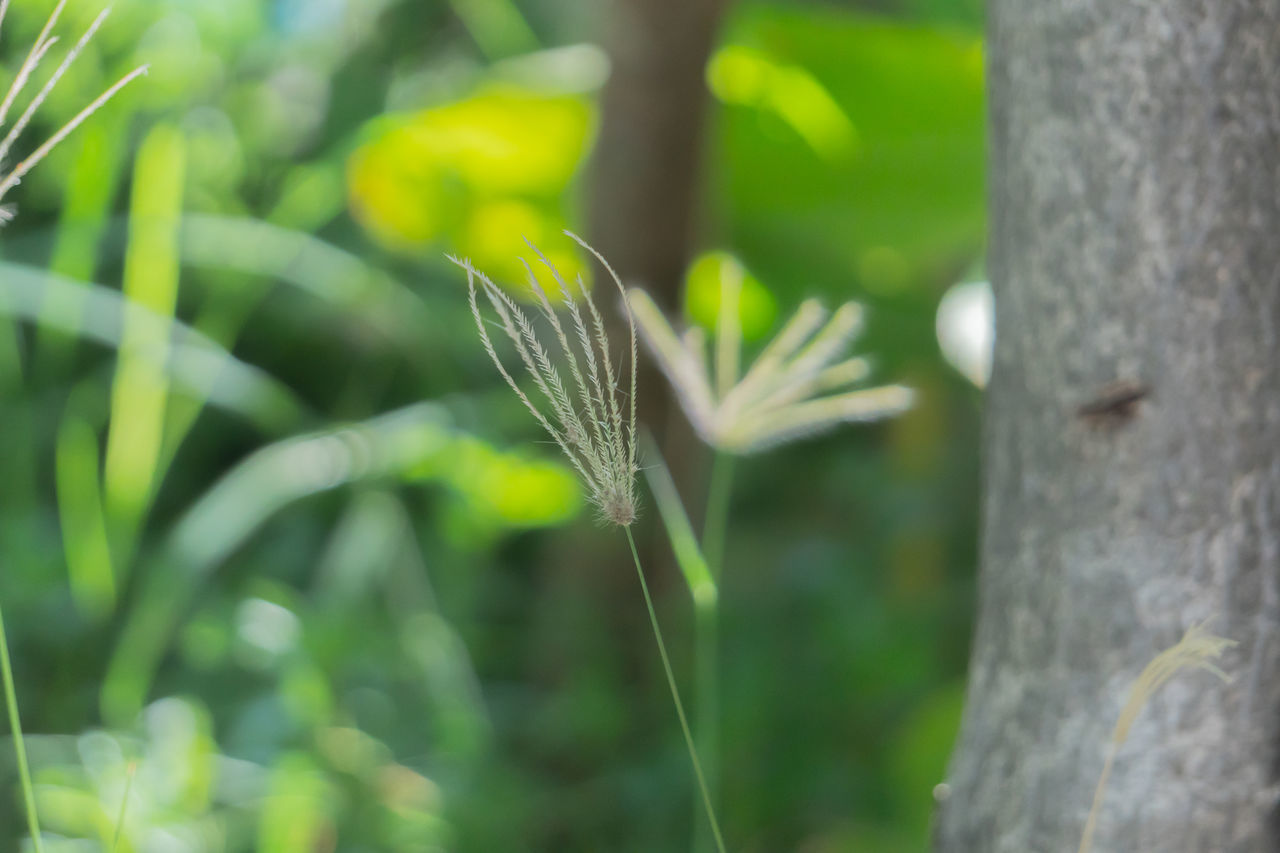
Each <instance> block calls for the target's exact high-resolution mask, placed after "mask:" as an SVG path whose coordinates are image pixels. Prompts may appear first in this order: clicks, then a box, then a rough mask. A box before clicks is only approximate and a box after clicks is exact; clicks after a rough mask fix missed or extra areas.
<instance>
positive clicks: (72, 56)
mask: <svg viewBox="0 0 1280 853" xmlns="http://www.w3.org/2000/svg"><path fill="white" fill-rule="evenodd" d="M66 5H67V0H59V3H58V5H57V6H55V7H54V9H53V12H52V13H51V14H50V15H49V20H48V21H46V22H45V25H44V28H43V29H42V30H40V35H38V36H36V40H35V43H34V44H33V45H32V46H31V50H30V51H29V52H28V53H27V57H26V59H25V60H23V62H22V65H21V66H19V68H18V73H17V74H16V75H14V78H13V81H12V82H11V83H10V84H9V89H8V90H7V91H6V92H5V94H4V97H3V99H0V129H3V128H4V126H5V122H6V121H7V120H8V118H9V110H10V109H11V108H12V107H13V105H14V102H15V101H16V100H17V99H18V96H19V95H21V94H22V92H23V91H24V90H25V89H26V87H27V84H28V83H30V82H31V77H32V75H33V74H34V73H35V71H36V69H37V68H38V67H39V66H40V63H41V61H42V60H43V59H44V58H45V55H46V54H47V53H48V52H49V49H50V48H52V47H53V46H54V44H55V43H57V41H58V38H57V36H54V35H52V32H53V28H54V26H55V25H56V24H57V23H58V18H59V17H61V15H62V9H63V7H64V6H66ZM8 11H9V0H0V24H3V23H4V18H5V13H7V12H8ZM110 11H111V10H110V9H103V10H102V12H101V13H99V14H98V17H97V18H95V19H94V21H93V23H92V24H90V25H89V29H88V30H86V31H85V33H84V35H82V36H81V37H80V40H79V41H77V42H76V43H75V44H74V45H73V46H72V47H71V49H70V50H69V51H67V54H66V56H64V57H63V59H62V62H61V63H59V65H58V67H57V68H55V69H54V71H53V73H52V74H51V75H50V76H49V79H48V80H47V81H46V82H45V84H44V85H43V86H42V87H41V88H40V90H39V91H37V92H36V94H35V96H34V97H33V98H32V99H31V103H29V104H27V107H26V109H24V110H23V111H22V114H21V115H19V116H18V118H17V120H16V121H14V123H13V125H12V126H11V127H9V130H8V132H7V133H6V134H5V135H4V137H3V138H2V139H0V163H3V162H4V161H5V160H7V158H8V157H9V155H10V153H12V151H13V146H14V144H15V143H16V142H17V141H18V139H19V137H21V136H22V132H23V131H24V130H26V129H27V126H28V125H29V124H30V123H31V120H32V118H34V117H35V114H36V111H37V110H39V109H40V106H41V105H42V104H44V102H45V100H46V99H47V98H48V97H49V93H50V92H52V91H53V89H54V87H55V86H57V85H58V81H59V80H61V79H62V77H63V75H64V74H66V73H67V69H68V68H70V67H71V65H72V64H73V63H74V62H75V61H76V59H77V58H78V57H79V56H80V54H81V53H82V52H83V51H84V49H85V47H86V46H87V45H88V44H89V41H90V40H91V39H92V38H93V37H94V35H95V34H96V33H97V32H98V29H99V28H100V27H101V26H102V22H103V21H105V20H106V19H107V15H108V14H109V13H110ZM146 71H147V66H145V65H143V66H139V67H138V68H135V69H134V70H132V71H130V72H129V73H128V74H126V75H124V76H123V77H121V78H120V79H119V80H117V81H116V82H115V83H114V84H112V85H111V86H110V87H108V88H107V90H106V91H104V92H103V93H102V94H101V95H99V96H98V97H97V98H95V99H93V100H92V101H90V102H89V104H88V106H86V107H85V108H84V109H82V110H81V111H80V112H79V113H77V114H76V116H75V117H74V118H73V119H71V121H69V122H67V123H66V124H64V125H63V126H62V127H61V128H59V129H58V130H57V131H56V132H55V133H54V134H53V135H52V136H50V137H49V138H48V139H47V140H45V142H44V143H43V144H41V145H39V146H38V147H37V148H36V149H35V150H34V151H32V152H31V153H30V154H28V155H27V156H26V157H25V158H24V159H22V160H20V161H19V162H18V163H17V164H16V165H14V166H13V168H12V169H9V170H7V171H3V172H0V200H3V198H4V197H5V195H6V194H7V193H8V192H9V191H10V190H12V189H13V188H14V187H16V186H17V185H18V184H19V183H21V182H22V179H23V178H24V177H26V175H27V173H28V172H30V171H31V170H32V169H34V168H35V167H36V164H37V163H39V162H40V161H41V160H43V159H44V158H45V157H47V156H48V155H49V152H50V151H52V150H53V149H54V148H56V147H57V146H58V144H59V143H60V142H62V141H63V140H64V139H66V138H67V137H68V136H70V135H71V133H72V132H73V131H74V130H75V129H76V128H77V127H79V126H80V125H81V124H83V123H84V121H85V119H87V118H88V117H89V116H91V115H93V114H94V113H95V112H97V111H98V110H99V109H101V108H102V106H103V105H104V104H106V103H107V101H109V100H111V99H112V98H113V97H115V95H116V93H117V92H119V91H120V90H121V89H123V88H124V87H125V86H127V85H129V83H131V82H133V80H134V79H136V78H137V77H138V76H140V75H142V74H145V73H146ZM12 216H13V214H12V212H8V213H5V214H3V217H2V218H3V219H6V220H7V219H11V218H12Z"/></svg>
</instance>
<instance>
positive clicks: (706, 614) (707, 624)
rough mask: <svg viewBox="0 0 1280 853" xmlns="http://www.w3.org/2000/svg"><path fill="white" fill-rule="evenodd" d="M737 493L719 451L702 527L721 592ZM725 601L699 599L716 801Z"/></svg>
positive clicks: (700, 725)
mask: <svg viewBox="0 0 1280 853" xmlns="http://www.w3.org/2000/svg"><path fill="white" fill-rule="evenodd" d="M732 491H733V456H732V455H730V454H728V453H723V452H720V451H717V452H716V454H715V460H714V461H713V462H712V465H711V483H710V486H709V488H708V490H707V509H706V516H705V518H704V520H703V526H702V556H703V559H704V560H705V562H706V565H707V571H708V572H710V574H711V580H712V582H713V583H714V584H715V586H716V589H717V591H718V590H719V588H720V568H721V565H722V564H723V561H724V548H725V537H726V535H727V531H728V527H729V496H730V494H731V493H732ZM719 632H720V597H719V595H716V596H715V597H713V598H704V599H702V600H699V599H697V598H695V599H694V650H693V653H694V661H695V662H696V663H695V666H696V670H695V671H696V682H695V687H694V713H695V721H694V732H695V733H696V735H697V738H696V740H697V744H698V752H699V753H700V754H701V756H702V759H703V761H705V762H706V769H707V787H708V789H709V792H710V797H711V800H712V801H713V802H715V801H717V800H718V799H719V795H720V683H719V681H720V679H719V669H720V634H719ZM710 849H711V839H710V838H709V837H708V836H707V831H706V827H704V826H703V825H702V824H695V826H694V830H693V850H694V853H701V851H705V850H710Z"/></svg>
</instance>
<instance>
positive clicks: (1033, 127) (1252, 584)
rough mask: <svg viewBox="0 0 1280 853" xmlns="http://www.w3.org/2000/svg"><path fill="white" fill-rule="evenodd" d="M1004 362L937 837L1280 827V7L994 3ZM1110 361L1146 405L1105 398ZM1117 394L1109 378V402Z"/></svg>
mask: <svg viewBox="0 0 1280 853" xmlns="http://www.w3.org/2000/svg"><path fill="white" fill-rule="evenodd" d="M988 9H989V15H990V19H989V85H990V110H991V114H990V130H991V158H992V159H991V164H990V165H991V169H990V174H991V189H990V192H991V206H992V246H991V253H990V271H991V276H992V281H993V284H994V287H995V291H996V313H997V344H996V365H995V372H994V377H993V381H992V383H991V386H990V389H989V394H988V399H987V423H986V435H985V453H986V463H985V464H986V482H985V497H984V511H985V518H984V532H983V545H982V555H981V558H982V576H981V584H980V613H979V624H978V629H977V634H976V637H975V641H974V643H975V645H974V650H973V661H972V668H971V675H970V686H969V695H968V704H967V708H966V712H965V720H964V724H963V727H962V732H961V737H960V743H959V746H958V750H957V753H956V755H955V756H954V757H953V760H952V765H951V768H950V772H949V778H948V779H947V782H948V785H949V788H950V796H949V797H948V798H947V799H946V800H945V801H944V803H943V805H942V806H941V807H940V811H939V815H938V823H937V827H936V831H937V842H938V843H937V849H938V850H940V851H944V853H960V851H965V852H966V853H970V852H971V853H989V851H996V852H997V853H999V851H1009V853H1013V851H1017V853H1028V851H1052V853H1062V851H1073V850H1075V849H1076V845H1077V844H1078V843H1079V839H1080V833H1081V831H1082V829H1083V826H1084V823H1085V817H1086V814H1087V812H1088V809H1089V805H1090V800H1091V797H1092V793H1093V788H1094V784H1095V783H1096V781H1097V778H1098V774H1099V772H1100V771H1101V769H1102V765H1103V759H1104V755H1105V752H1106V750H1107V746H1108V739H1109V736H1110V732H1111V727H1112V726H1113V725H1114V723H1115V720H1116V716H1117V714H1118V712H1119V709H1120V706H1121V704H1122V703H1123V702H1124V700H1125V698H1126V694H1127V692H1128V689H1129V685H1130V683H1131V682H1132V680H1133V679H1134V677H1135V676H1136V675H1137V674H1138V672H1139V671H1140V670H1141V669H1142V668H1143V666H1144V665H1145V664H1146V663H1147V662H1148V661H1149V660H1150V659H1151V658H1152V657H1153V656H1154V655H1155V654H1156V653H1157V652H1158V651H1160V650H1161V649H1162V648H1164V647H1166V646H1169V645H1172V644H1173V643H1174V642H1175V641H1177V640H1178V639H1179V637H1180V636H1181V635H1182V633H1183V631H1184V630H1185V629H1186V628H1187V627H1188V626H1189V625H1191V624H1192V623H1195V622H1198V621H1201V620H1204V619H1207V618H1210V617H1216V618H1215V619H1214V621H1213V622H1211V624H1210V628H1211V629H1212V630H1213V631H1214V632H1215V633H1218V634H1221V635H1224V636H1227V637H1230V638H1232V639H1235V640H1237V641H1239V644H1240V645H1239V646H1238V647H1237V648H1236V649H1235V650H1234V651H1232V652H1230V653H1229V654H1228V655H1227V657H1226V658H1225V663H1224V668H1225V669H1227V670H1228V671H1229V672H1231V673H1233V674H1234V675H1235V681H1234V682H1233V683H1232V684H1231V685H1229V686H1224V685H1223V684H1221V683H1220V682H1218V681H1216V680H1215V679H1213V678H1212V677H1211V676H1209V675H1207V674H1204V673H1192V674H1182V675H1179V676H1177V677H1176V678H1175V679H1174V680H1173V681H1172V682H1170V683H1169V684H1168V685H1166V686H1165V687H1164V688H1163V689H1162V690H1161V691H1160V692H1159V693H1158V694H1157V695H1156V696H1155V698H1154V700H1153V701H1152V702H1151V704H1149V705H1148V706H1147V708H1146V710H1145V711H1144V712H1143V713H1142V715H1141V716H1140V717H1139V718H1138V720H1137V722H1136V724H1135V725H1134V727H1133V730H1132V732H1131V734H1130V737H1129V741H1128V743H1127V745H1126V746H1125V747H1124V748H1123V749H1122V750H1121V752H1120V754H1119V757H1118V759H1117V762H1116V766H1115V771H1114V775H1113V776H1112V779H1111V785H1110V788H1109V792H1108V795H1107V798H1106V800H1105V802H1104V804H1103V808H1102V812H1101V816H1100V819H1099V824H1098V830H1097V835H1096V836H1095V840H1094V848H1093V849H1094V851H1095V853H1134V851H1141V853H1146V851H1160V853H1178V851H1230V853H1246V852H1247V853H1263V852H1264V851H1275V850H1280V826H1278V824H1277V808H1276V807H1277V794H1278V788H1277V776H1278V772H1280V748H1278V742H1277V739H1278V737H1280V731H1278V730H1280V3H1276V2H1275V0H1124V2H1115V0H990V2H989V6H988ZM1115 380H1122V381H1126V382H1128V383H1131V385H1130V386H1129V387H1130V388H1131V389H1133V390H1134V391H1135V393H1132V394H1129V395H1128V396H1130V397H1136V396H1138V395H1139V393H1140V389H1144V390H1145V392H1146V396H1145V397H1143V399H1141V400H1140V401H1137V402H1136V403H1135V402H1133V401H1132V400H1131V401H1130V404H1129V405H1118V406H1113V407H1108V406H1107V405H1094V406H1091V405H1090V404H1091V403H1095V402H1097V401H1099V400H1102V399H1104V398H1106V397H1107V396H1108V395H1109V394H1110V393H1111V391H1112V390H1113V389H1109V388H1108V385H1109V384H1110V383H1112V382H1113V381H1115ZM1116 399H1118V398H1116Z"/></svg>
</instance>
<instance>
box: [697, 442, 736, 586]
mask: <svg viewBox="0 0 1280 853" xmlns="http://www.w3.org/2000/svg"><path fill="white" fill-rule="evenodd" d="M732 491H733V456H732V455H731V454H728V453H722V452H720V451H716V456H715V461H714V462H712V463H711V484H710V486H709V487H708V488H707V514H706V518H705V520H704V521H703V524H702V556H703V557H705V558H706V561H707V567H708V568H710V569H711V577H712V579H713V580H715V581H716V583H717V584H718V583H719V582H720V565H721V563H722V562H723V560H724V544H725V537H726V535H727V533H728V529H729V495H730V493H731V492H732Z"/></svg>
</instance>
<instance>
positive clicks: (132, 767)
mask: <svg viewBox="0 0 1280 853" xmlns="http://www.w3.org/2000/svg"><path fill="white" fill-rule="evenodd" d="M137 770H138V765H137V763H136V762H133V761H130V762H129V769H128V771H127V775H126V776H125V778H124V796H123V797H121V798H120V814H119V816H118V817H116V834H115V837H114V838H112V839H111V853H116V851H117V850H118V849H120V836H122V835H124V814H125V809H127V808H128V807H129V791H130V790H132V789H133V776H134V773H135V772H137Z"/></svg>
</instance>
